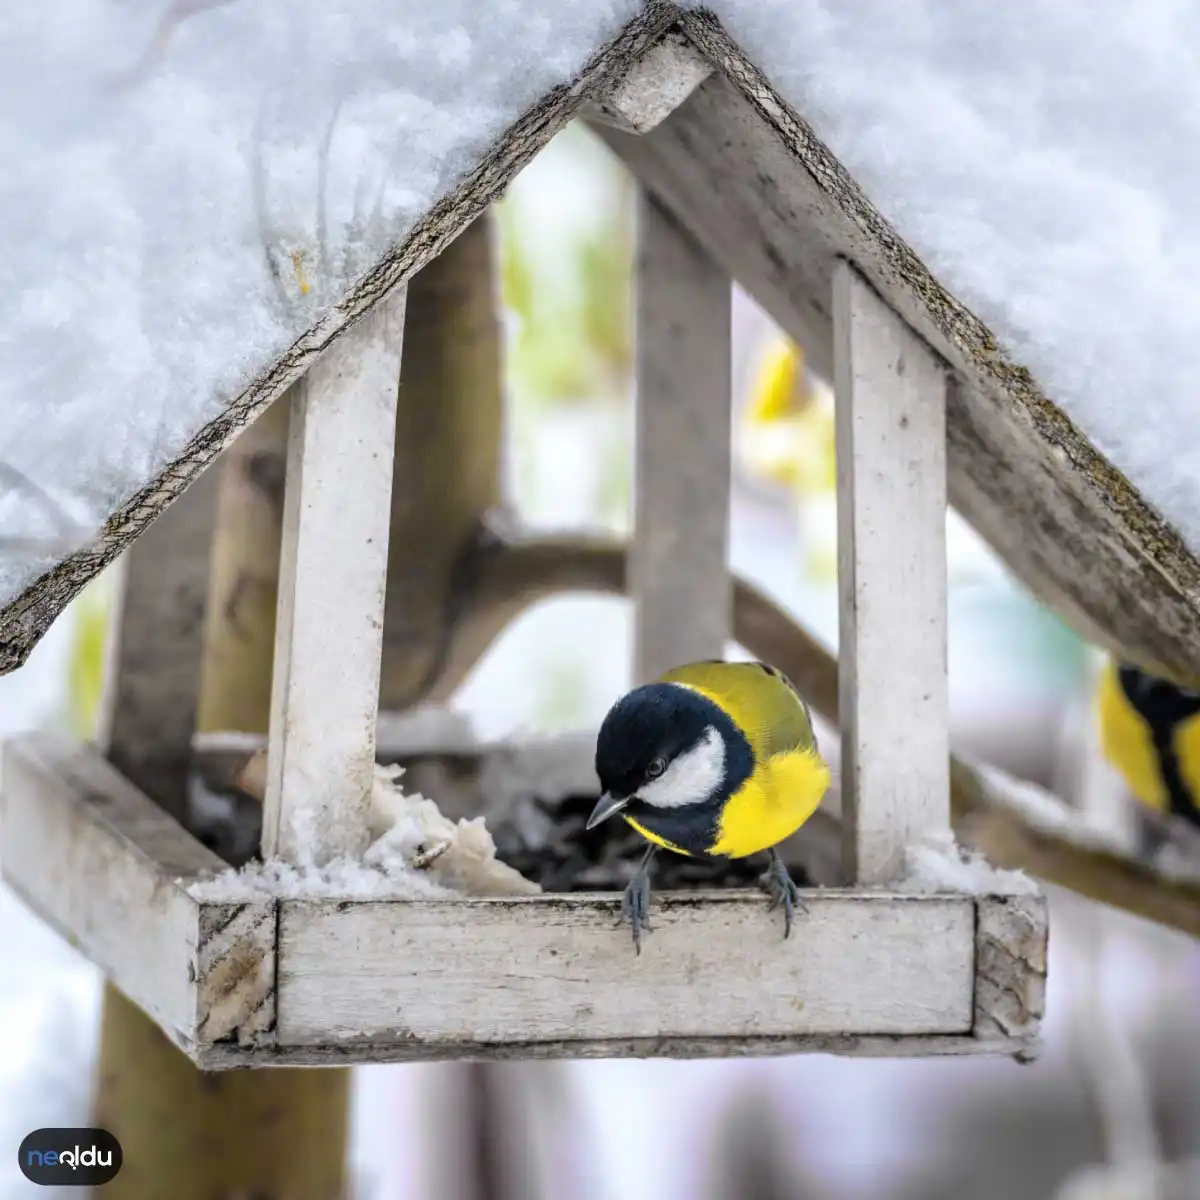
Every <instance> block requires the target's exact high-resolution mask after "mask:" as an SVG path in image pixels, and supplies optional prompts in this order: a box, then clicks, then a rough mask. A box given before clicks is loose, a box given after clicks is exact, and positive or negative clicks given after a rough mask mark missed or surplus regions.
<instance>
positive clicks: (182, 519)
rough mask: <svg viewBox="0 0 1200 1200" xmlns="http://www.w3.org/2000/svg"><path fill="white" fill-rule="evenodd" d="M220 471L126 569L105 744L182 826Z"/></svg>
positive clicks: (145, 541)
mask: <svg viewBox="0 0 1200 1200" xmlns="http://www.w3.org/2000/svg"><path fill="white" fill-rule="evenodd" d="M216 497H217V472H215V471H210V472H208V473H206V474H205V475H202V476H201V477H200V478H199V479H198V480H196V482H195V483H193V484H192V486H191V487H189V488H188V490H187V491H186V492H184V494H183V495H182V496H180V497H179V499H178V500H177V501H176V502H175V503H174V504H173V505H171V507H170V508H168V509H167V510H166V512H164V513H163V515H162V516H161V517H160V518H159V519H158V520H157V521H155V522H154V524H153V525H151V526H150V527H149V529H147V530H146V532H145V533H144V534H143V535H142V537H141V538H139V539H138V541H137V542H135V543H134V544H133V545H132V546H130V548H129V550H128V551H127V552H126V553H125V555H124V557H123V559H122V560H121V565H120V568H119V569H120V571H121V578H120V585H119V587H118V590H117V602H116V605H115V613H114V616H113V621H112V625H111V627H110V635H109V645H108V651H107V660H108V661H107V663H106V664H105V673H104V681H105V682H104V697H103V700H102V702H101V706H100V713H99V715H98V725H99V728H98V730H97V740H98V741H99V743H100V744H101V745H102V746H105V747H106V748H107V751H108V756H109V758H110V759H111V760H112V762H113V763H114V764H115V765H116V766H117V768H118V769H119V770H120V771H121V773H122V774H123V775H125V776H126V778H128V779H130V780H131V781H133V782H134V783H135V784H136V785H137V786H138V787H139V788H141V790H142V791H144V792H145V793H146V794H147V795H148V796H153V797H154V799H155V801H157V803H158V804H160V805H161V806H162V807H163V809H164V810H165V811H167V812H169V813H170V814H171V815H172V816H173V817H174V818H175V819H176V820H177V821H180V822H182V821H184V820H185V819H186V817H187V795H188V791H187V786H188V765H189V763H190V761H191V746H192V735H193V734H194V733H195V732H196V711H197V707H198V705H199V696H200V673H201V669H202V661H203V652H204V615H205V608H206V602H207V598H208V581H209V560H210V551H211V547H212V537H213V529H214V526H215V521H216V502H217V501H216Z"/></svg>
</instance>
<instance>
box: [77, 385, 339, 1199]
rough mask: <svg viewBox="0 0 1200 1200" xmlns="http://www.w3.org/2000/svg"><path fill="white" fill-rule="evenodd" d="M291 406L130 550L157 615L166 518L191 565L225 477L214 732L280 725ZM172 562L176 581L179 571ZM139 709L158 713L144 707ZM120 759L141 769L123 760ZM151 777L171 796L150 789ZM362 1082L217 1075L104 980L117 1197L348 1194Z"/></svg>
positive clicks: (109, 1125) (122, 688) (178, 702)
mask: <svg viewBox="0 0 1200 1200" xmlns="http://www.w3.org/2000/svg"><path fill="white" fill-rule="evenodd" d="M287 405H288V400H287V398H284V399H282V400H281V401H280V402H279V403H278V404H277V405H275V406H274V407H273V408H272V409H270V410H269V411H268V412H267V413H265V414H264V415H263V416H262V417H260V418H259V420H258V421H256V422H255V423H254V426H253V427H252V428H251V429H249V430H247V431H246V432H245V433H244V434H243V435H242V437H240V438H239V439H238V440H237V442H235V443H234V445H233V446H231V447H230V448H229V450H227V451H226V452H225V453H224V454H223V455H222V457H221V459H220V461H219V462H218V463H217V464H216V465H214V466H213V467H211V468H209V470H208V471H207V472H206V473H205V475H204V476H202V477H201V479H200V480H198V481H197V482H196V483H195V484H193V485H192V487H191V488H189V489H188V491H187V492H186V493H185V494H184V495H183V496H181V497H180V498H179V500H177V501H176V502H175V504H174V505H172V507H171V508H170V509H168V511H167V512H166V513H164V514H163V516H162V517H161V518H160V519H159V521H158V522H156V524H155V525H154V526H152V527H151V529H150V530H149V531H148V532H147V533H146V534H144V535H143V536H142V537H141V538H140V539H139V540H138V542H137V543H136V544H135V545H134V547H132V549H131V552H130V555H131V557H130V566H129V568H128V571H129V573H128V576H127V579H126V582H125V592H124V603H123V604H122V605H121V606H120V607H119V608H118V610H117V616H116V620H117V621H118V622H120V621H122V620H124V621H128V622H133V621H134V620H135V614H136V613H138V612H139V611H140V612H141V613H142V614H143V616H144V615H145V613H146V611H147V610H145V609H144V608H143V607H142V602H141V601H139V602H138V603H137V606H136V607H135V600H136V598H137V596H138V594H139V592H140V590H141V589H142V587H143V586H144V584H145V583H149V584H150V589H149V590H150V593H151V595H153V594H154V593H156V592H158V591H160V590H163V591H166V590H167V589H161V586H160V584H159V580H158V577H157V573H156V572H155V571H154V570H153V569H152V566H153V564H152V562H151V559H152V558H153V557H154V555H153V554H151V553H150V551H151V549H152V547H153V546H154V539H152V535H153V534H154V533H155V531H156V530H157V531H158V532H159V533H160V534H161V535H162V537H161V540H160V541H159V548H160V550H161V551H162V553H163V554H164V555H169V556H170V558H173V559H176V560H177V562H178V566H179V567H180V568H181V567H182V565H183V562H182V558H181V555H182V550H183V547H182V545H181V544H180V542H176V541H175V539H174V538H173V537H170V536H169V534H170V531H171V530H172V528H174V529H175V530H176V533H177V534H178V536H179V538H180V539H181V541H182V540H183V530H184V529H185V528H192V529H193V530H194V532H193V535H191V540H194V541H198V538H199V533H198V531H195V527H196V526H202V525H203V521H202V519H201V510H202V507H203V505H204V504H207V503H208V501H207V499H206V498H205V493H204V491H203V490H197V489H204V488H208V487H213V488H215V489H216V490H217V493H218V497H217V501H216V524H217V528H216V531H215V535H214V540H213V549H212V567H211V570H210V586H209V593H208V595H209V599H208V605H207V607H208V621H207V630H206V633H205V636H204V640H203V662H202V668H201V670H200V671H199V677H200V679H201V681H202V682H201V686H202V691H201V695H200V699H199V717H198V723H199V725H200V727H201V728H202V729H204V730H207V731H214V730H219V729H243V730H246V731H247V732H254V733H265V732H266V729H267V708H268V699H269V697H268V689H269V685H270V675H271V671H270V662H271V641H272V636H273V632H272V631H273V624H274V611H275V587H276V580H277V575H278V569H279V555H278V553H277V548H278V546H279V539H280V533H279V529H280V521H281V517H282V509H281V504H280V501H281V499H282V486H281V485H282V479H283V472H282V463H283V451H284V439H285V436H286V428H287V426H286V420H287ZM183 506H188V508H190V509H191V511H190V513H188V512H187V511H186V509H185V508H184V507H183ZM185 518H186V520H185ZM135 552H136V553H139V554H141V553H144V554H145V560H144V564H142V565H137V560H136V559H135V558H134V557H133V555H134V553H135ZM208 559H209V555H208V550H207V547H204V548H203V552H202V553H201V555H200V557H198V558H193V559H192V560H191V566H190V567H189V569H188V572H187V574H188V576H189V578H191V579H192V581H193V586H191V587H189V588H188V589H187V591H188V594H189V595H193V596H194V595H195V594H197V593H198V592H199V590H200V587H201V584H200V579H201V576H202V572H201V569H200V568H201V562H207V561H208ZM143 567H144V569H143ZM173 573H174V574H175V578H177V579H178V578H180V577H181V574H182V572H181V571H179V572H178V573H176V572H173ZM139 581H140V582H139ZM146 603H148V601H146ZM165 611H167V612H168V613H169V611H170V610H169V609H167V610H165ZM138 630H139V625H138V624H131V625H130V627H129V628H128V629H127V631H126V634H125V638H124V639H123V642H124V646H123V648H121V649H116V647H117V646H119V645H120V643H118V642H116V641H115V640H114V643H113V646H114V650H115V653H113V654H110V658H109V663H108V669H109V671H110V672H112V673H113V674H112V675H110V677H109V679H108V680H107V690H108V692H109V698H110V701H118V700H120V697H121V696H123V695H125V696H128V695H129V694H130V693H131V690H132V688H131V686H130V685H126V684H123V683H122V682H121V679H120V675H121V672H122V671H124V670H127V669H129V668H130V667H132V666H134V665H136V664H137V663H138V662H139V661H144V662H145V663H146V664H147V666H149V663H150V661H151V658H150V656H149V654H148V652H147V653H146V654H145V656H144V657H143V656H142V655H141V653H140V652H139V653H138V654H137V655H136V656H135V646H136V644H137V642H138V641H139V640H140V636H141V635H138ZM178 632H179V636H180V638H181V642H182V644H178V645H175V644H172V643H171V642H170V640H169V639H168V638H167V636H166V633H165V631H164V632H161V633H159V634H155V635H154V640H156V641H159V642H161V643H163V645H164V649H165V650H166V652H167V653H168V655H169V657H170V659H171V663H172V666H171V667H170V668H169V671H168V675H169V676H171V677H173V678H174V679H175V680H176V685H175V686H177V687H178V686H181V683H182V680H183V678H184V675H185V673H184V672H183V671H182V670H181V669H179V666H178V664H179V663H181V662H183V661H184V660H185V658H188V657H189V656H190V655H191V654H192V653H194V643H193V642H192V641H191V640H190V639H191V637H192V635H193V633H194V629H193V627H192V626H191V625H190V624H187V623H184V624H183V625H182V627H181V628H180V629H179V631H178ZM135 635H137V636H135ZM114 636H115V637H116V636H120V635H119V634H116V635H114ZM174 695H175V698H174V699H173V700H170V701H169V702H166V703H165V704H164V710H163V712H164V721H163V725H162V729H163V730H164V731H167V732H169V731H170V730H179V729H182V728H183V727H184V722H183V719H182V716H181V715H180V714H181V712H182V709H183V707H184V703H185V700H184V696H183V694H182V692H176V693H174ZM193 703H194V700H193ZM138 707H140V708H141V710H142V711H143V712H144V711H146V709H145V706H144V705H139V706H138ZM166 716H169V717H170V720H169V721H168V720H166V719H165V717H166ZM141 727H142V728H143V729H145V728H146V727H145V725H144V724H143V725H142V726H141ZM110 728H111V729H112V730H113V731H114V736H113V741H112V743H111V744H113V745H118V744H121V743H122V742H123V741H124V739H125V738H126V737H128V736H130V733H131V732H132V730H133V729H134V728H135V723H134V722H133V721H132V720H131V719H128V718H127V717H126V715H125V714H123V713H121V712H120V710H119V709H118V711H117V712H115V713H113V714H112V717H111V720H110ZM122 729H125V730H126V731H130V732H127V733H122V732H121V730H122ZM188 736H189V738H190V733H189V735H188ZM131 760H132V759H130V760H127V761H131ZM118 761H119V760H118ZM159 761H163V760H159ZM123 769H128V768H127V767H124V764H123ZM135 778H136V776H135ZM139 782H141V781H139ZM142 786H143V787H146V786H147V785H146V784H144V783H143V784H142ZM172 786H174V785H172ZM147 790H149V791H150V794H151V795H153V796H154V797H155V798H156V799H157V798H158V795H157V794H156V793H155V792H154V791H153V789H151V788H148V787H147ZM349 1083H350V1072H349V1071H348V1070H331V1071H306V1070H298V1069H287V1068H281V1069H278V1070H271V1071H245V1072H238V1071H231V1072H227V1073H226V1072H222V1073H220V1074H216V1075H210V1074H206V1073H205V1072H203V1071H197V1070H196V1068H195V1067H194V1066H193V1065H192V1063H191V1062H190V1061H189V1060H188V1059H187V1058H186V1057H185V1056H184V1055H183V1054H182V1053H181V1052H180V1051H179V1050H178V1049H177V1048H176V1047H175V1046H174V1045H173V1044H172V1043H171V1042H170V1041H169V1040H168V1039H167V1038H166V1037H165V1036H164V1035H163V1033H162V1031H161V1030H160V1029H159V1028H158V1027H157V1026H156V1025H155V1023H154V1022H153V1021H152V1020H151V1019H150V1018H149V1017H147V1016H146V1015H145V1014H144V1013H143V1012H142V1011H141V1010H140V1009H139V1008H137V1006H136V1005H134V1004H133V1003H131V1002H130V1001H129V1000H127V999H126V998H125V997H124V996H123V995H121V994H120V993H119V992H118V991H116V989H115V988H113V987H111V986H109V987H107V988H106V989H105V992H104V1007H103V1013H102V1017H101V1027H100V1049H99V1055H98V1061H97V1068H96V1082H95V1094H94V1098H93V1107H92V1123H93V1124H94V1125H97V1126H99V1127H101V1128H104V1129H110V1130H112V1132H113V1133H115V1134H116V1136H117V1137H118V1139H119V1140H120V1142H121V1145H122V1147H123V1148H124V1151H125V1165H124V1167H123V1168H122V1170H121V1173H120V1174H119V1175H118V1176H117V1178H116V1179H114V1180H113V1182H112V1183H110V1184H108V1185H107V1186H106V1188H105V1195H106V1196H108V1195H110V1194H111V1197H112V1200H149V1198H151V1197H156V1196H170V1197H171V1198H172V1200H208V1198H209V1197H212V1196H233V1195H244V1196H250V1195H254V1196H264V1197H267V1196H271V1197H282V1196H286V1197H288V1198H289V1200H328V1198H329V1197H330V1196H338V1195H341V1193H342V1188H343V1175H344V1169H345V1158H346V1140H347V1131H348V1122H347V1114H348V1110H349Z"/></svg>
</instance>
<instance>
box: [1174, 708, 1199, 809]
mask: <svg viewBox="0 0 1200 1200" xmlns="http://www.w3.org/2000/svg"><path fill="white" fill-rule="evenodd" d="M1175 753H1176V754H1177V755H1178V756H1179V773H1180V775H1182V776H1183V784H1184V787H1186V788H1187V792H1188V795H1189V796H1190V797H1191V800H1192V807H1193V808H1194V809H1196V810H1197V811H1200V714H1197V715H1196V716H1194V717H1189V718H1188V720H1187V721H1185V722H1184V723H1183V725H1181V726H1180V727H1179V729H1177V730H1176V731H1175Z"/></svg>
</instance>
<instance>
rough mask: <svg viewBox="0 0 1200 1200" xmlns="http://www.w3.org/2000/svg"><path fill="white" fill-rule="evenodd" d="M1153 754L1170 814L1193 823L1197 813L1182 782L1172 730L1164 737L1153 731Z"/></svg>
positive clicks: (1185, 785) (1173, 731)
mask: <svg viewBox="0 0 1200 1200" xmlns="http://www.w3.org/2000/svg"><path fill="white" fill-rule="evenodd" d="M1154 752H1155V753H1156V754H1157V755H1158V770H1159V773H1160V774H1161V775H1162V781H1163V783H1164V784H1165V785H1166V789H1167V800H1168V802H1169V804H1170V808H1171V812H1172V813H1174V814H1175V816H1177V817H1187V818H1188V819H1189V820H1192V821H1195V820H1196V818H1197V815H1198V813H1197V809H1196V806H1195V804H1193V803H1192V797H1191V796H1190V794H1189V793H1188V790H1187V784H1185V783H1184V782H1183V772H1182V771H1180V769H1179V755H1178V754H1177V753H1176V751H1175V730H1174V729H1169V730H1167V731H1166V736H1165V737H1160V736H1159V732H1158V730H1157V729H1156V730H1155V731H1154Z"/></svg>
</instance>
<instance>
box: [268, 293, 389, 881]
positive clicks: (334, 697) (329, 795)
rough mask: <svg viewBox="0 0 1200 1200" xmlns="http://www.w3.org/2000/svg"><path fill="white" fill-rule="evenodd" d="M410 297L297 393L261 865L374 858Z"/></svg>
mask: <svg viewBox="0 0 1200 1200" xmlns="http://www.w3.org/2000/svg"><path fill="white" fill-rule="evenodd" d="M405 296H406V289H405V288H403V287H401V288H397V289H396V290H395V291H394V292H393V293H392V294H391V295H390V296H388V297H386V298H385V299H383V300H381V301H380V302H379V304H378V305H377V307H376V308H374V309H373V310H372V311H371V312H369V313H367V314H366V315H365V316H364V317H362V318H361V319H360V321H359V323H358V324H357V325H356V326H355V327H354V329H352V330H350V332H348V333H347V334H345V335H343V336H342V337H341V338H340V339H339V340H338V341H337V342H336V343H334V345H333V346H332V347H331V348H330V350H329V351H328V353H327V354H326V355H325V356H324V357H322V358H321V359H320V360H319V361H318V362H317V363H316V365H315V366H314V367H313V368H312V370H311V371H310V372H309V374H308V375H307V377H306V378H305V379H304V380H303V382H302V383H301V384H300V385H299V386H298V387H297V388H296V392H295V398H294V400H293V403H292V414H291V428H290V431H289V436H288V464H287V485H286V491H285V495H284V526H283V552H282V557H281V563H280V576H279V609H278V617H277V621H276V632H275V667H274V677H273V680H272V685H271V727H270V734H269V764H270V765H269V772H268V782H267V798H266V804H265V807H264V811H263V853H264V854H265V855H267V856H276V855H277V856H279V857H282V858H285V859H287V860H289V861H291V862H296V863H304V862H309V861H312V862H316V863H318V864H320V863H323V862H327V861H328V860H330V859H332V858H336V857H338V856H339V855H342V854H361V853H362V852H363V851H364V850H365V849H366V846H367V842H368V833H367V812H368V801H369V796H370V790H371V783H372V779H373V772H374V769H375V718H376V714H377V712H378V705H379V678H380V663H381V657H382V648H383V609H384V591H385V586H386V581H387V558H388V515H389V513H390V511H391V492H392V450H393V442H394V439H395V434H396V396H397V389H398V386H399V379H400V353H401V343H402V338H403V332H404V307H405Z"/></svg>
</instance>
